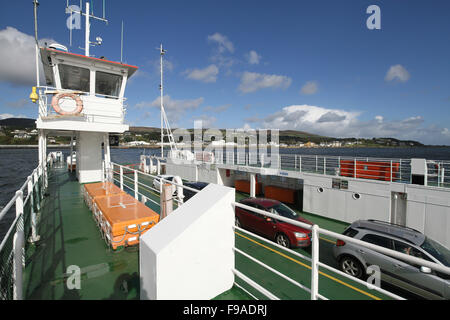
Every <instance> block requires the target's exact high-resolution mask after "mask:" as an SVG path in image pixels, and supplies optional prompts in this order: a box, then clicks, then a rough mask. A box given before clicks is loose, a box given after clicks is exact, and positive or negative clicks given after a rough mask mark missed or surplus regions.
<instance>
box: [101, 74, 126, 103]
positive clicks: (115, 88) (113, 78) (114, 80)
mask: <svg viewBox="0 0 450 320" xmlns="http://www.w3.org/2000/svg"><path fill="white" fill-rule="evenodd" d="M121 85H122V76H121V75H117V74H112V73H106V72H101V71H97V72H96V75H95V93H96V94H102V95H105V96H113V97H118V96H119V93H120V88H121Z"/></svg>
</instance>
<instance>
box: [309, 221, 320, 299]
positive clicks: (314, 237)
mask: <svg viewBox="0 0 450 320" xmlns="http://www.w3.org/2000/svg"><path fill="white" fill-rule="evenodd" d="M318 228H319V227H318V226H317V224H315V225H313V226H312V230H311V300H317V295H318V293H319V265H318V262H319V233H318Z"/></svg>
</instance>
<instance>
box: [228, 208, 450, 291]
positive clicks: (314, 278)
mask: <svg viewBox="0 0 450 320" xmlns="http://www.w3.org/2000/svg"><path fill="white" fill-rule="evenodd" d="M233 205H234V207H235V208H236V207H239V208H242V209H245V210H248V211H253V212H255V213H258V214H261V215H263V216H267V217H270V218H273V219H276V220H280V221H283V222H286V223H289V224H292V225H295V226H298V227H301V228H304V229H307V230H311V253H312V256H311V258H308V257H305V256H303V255H300V254H299V253H297V252H296V251H293V250H291V249H288V248H285V247H283V246H280V245H278V244H276V243H273V242H272V241H269V240H267V239H265V238H263V237H260V236H258V235H255V234H253V233H251V232H248V231H246V230H244V229H242V228H239V227H236V226H235V229H237V230H239V231H243V232H246V233H247V234H249V235H251V236H252V237H255V238H257V239H259V240H262V241H265V242H267V243H270V244H271V245H275V246H277V247H278V248H281V249H283V250H285V251H287V252H289V253H290V254H293V255H297V256H300V257H301V258H303V259H305V260H307V261H309V262H310V263H311V288H306V287H305V286H303V285H302V284H299V283H298V282H296V281H295V280H293V279H291V278H289V277H287V276H285V275H281V274H280V272H278V271H276V270H274V269H273V268H271V267H270V266H268V265H267V264H265V263H264V262H262V261H259V260H257V259H255V258H253V257H251V256H249V255H248V254H246V253H243V252H242V251H241V250H239V249H236V248H233V249H234V250H235V252H238V253H240V254H243V255H244V256H245V257H247V258H249V259H250V260H252V261H254V262H256V263H258V264H259V265H261V266H263V267H264V268H266V269H267V270H270V271H272V272H274V273H275V274H277V275H278V276H280V277H282V278H284V279H286V280H287V281H289V282H291V283H293V284H294V285H296V286H297V287H299V288H301V289H303V290H305V291H307V292H309V293H310V296H311V299H312V300H317V299H318V298H319V299H327V298H326V297H324V296H322V295H320V294H319V267H322V268H325V269H327V270H329V271H332V272H335V273H337V274H339V275H341V276H343V277H346V278H348V279H351V280H352V281H355V282H357V283H359V284H363V285H368V283H367V282H364V281H362V280H360V279H357V278H355V277H352V276H350V275H348V274H346V273H344V272H342V271H340V270H338V269H336V268H333V267H331V266H329V265H327V264H324V263H322V262H320V261H319V236H320V235H321V234H322V235H326V236H329V237H332V238H335V239H338V240H343V241H346V242H349V243H352V244H356V245H359V246H363V247H366V248H368V249H372V250H375V251H377V252H379V253H382V254H386V255H388V256H391V257H394V258H398V259H401V260H404V261H407V262H410V263H412V264H417V265H420V266H424V267H429V268H430V269H432V270H435V271H438V272H442V273H445V274H449V275H450V268H449V267H446V266H444V265H441V264H437V263H434V262H430V261H426V260H423V259H420V258H416V257H413V256H410V255H407V254H404V253H400V252H397V251H394V250H391V249H387V248H384V247H381V246H378V245H374V244H371V243H368V242H365V241H361V240H358V239H354V238H351V237H348V236H345V235H342V234H339V233H336V232H333V231H330V230H327V229H323V228H320V227H319V226H318V225H309V224H306V223H303V222H299V221H295V220H292V219H289V218H285V217H282V216H279V215H276V214H273V213H269V212H266V211H264V210H260V209H256V208H253V207H250V206H247V205H244V204H242V203H238V202H234V203H233ZM235 274H236V275H237V276H238V277H239V278H241V279H242V280H243V281H244V282H246V283H247V284H248V285H250V286H251V287H253V288H254V289H255V290H257V291H259V292H260V293H262V294H263V295H264V296H266V297H268V298H270V299H273V298H275V299H276V296H275V295H273V294H272V293H270V292H269V294H268V291H267V290H266V289H264V288H263V287H262V286H260V285H258V284H256V282H255V281H253V280H251V279H249V278H248V277H245V278H244V277H242V276H241V275H242V273H240V272H239V273H236V272H235ZM248 280H250V281H248ZM255 284H256V285H255ZM371 287H372V288H373V289H374V290H376V291H378V292H380V293H382V294H385V295H386V296H388V297H391V298H394V299H399V300H404V298H402V297H400V296H399V295H397V294H394V293H392V292H389V291H387V290H385V289H382V288H380V287H377V286H374V285H372V286H371Z"/></svg>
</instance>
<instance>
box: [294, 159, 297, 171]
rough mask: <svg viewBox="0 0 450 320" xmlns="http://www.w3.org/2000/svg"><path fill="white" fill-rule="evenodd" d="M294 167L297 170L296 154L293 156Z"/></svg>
mask: <svg viewBox="0 0 450 320" xmlns="http://www.w3.org/2000/svg"><path fill="white" fill-rule="evenodd" d="M294 169H295V170H297V155H295V157H294Z"/></svg>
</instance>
